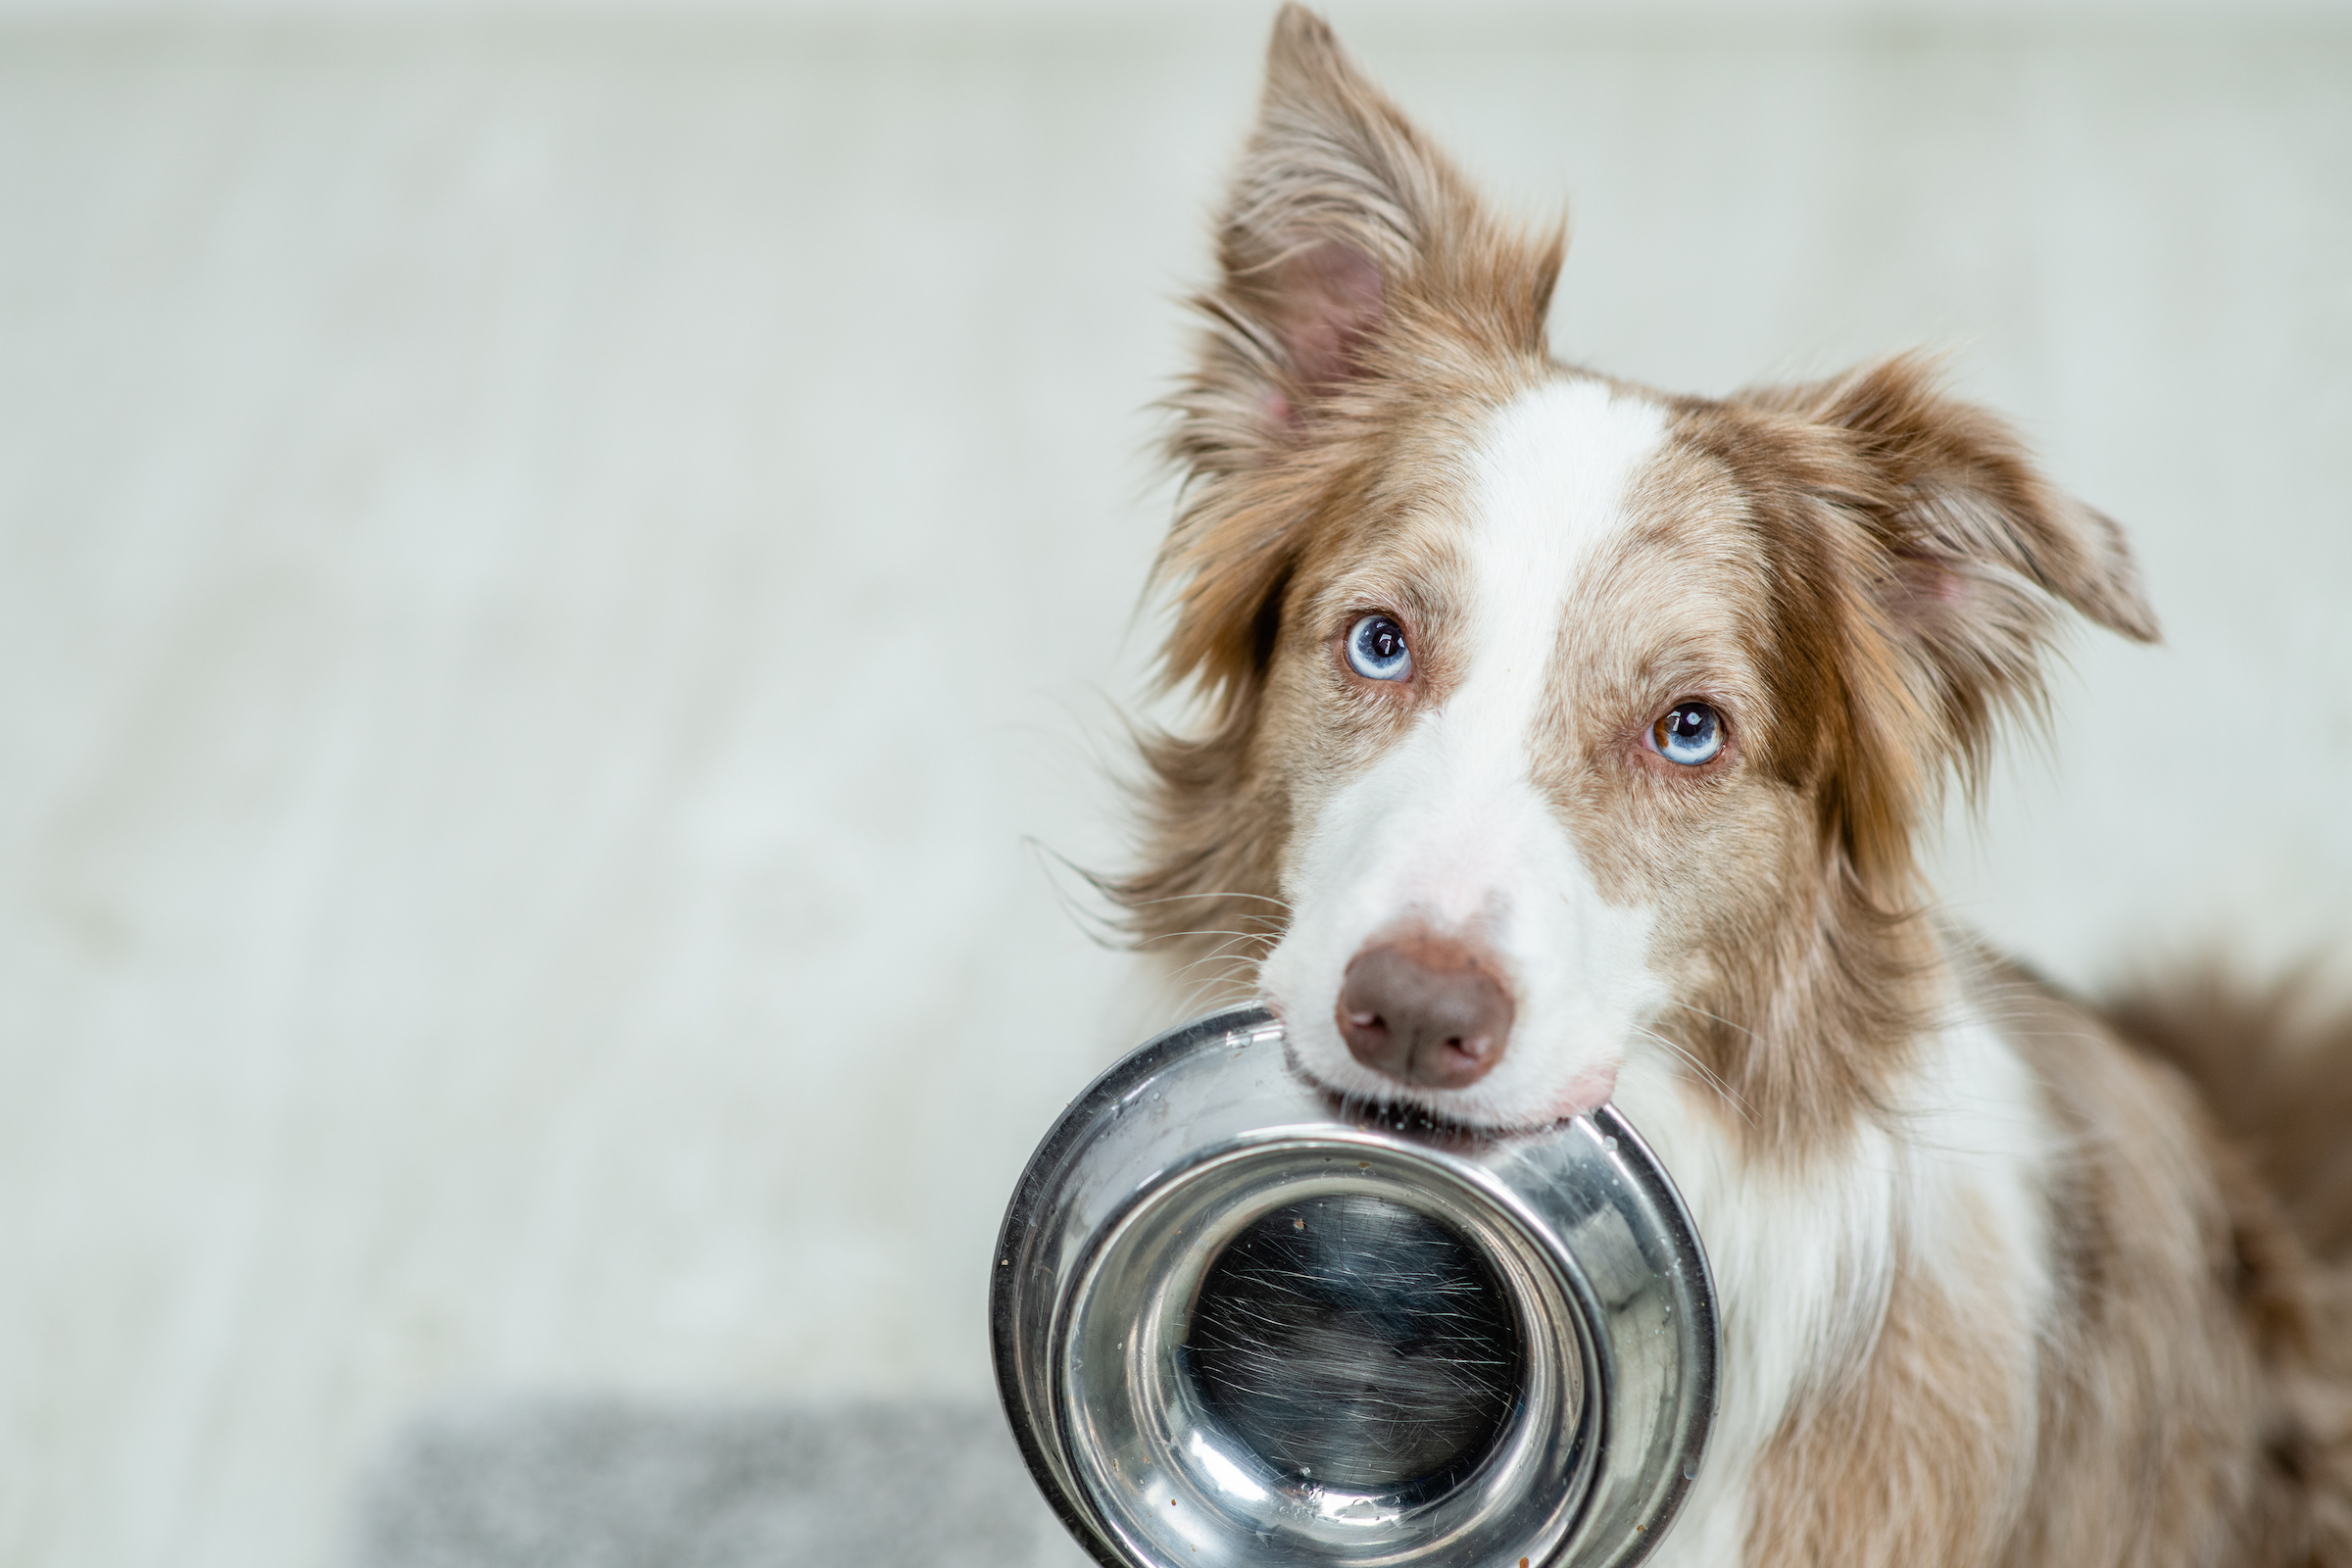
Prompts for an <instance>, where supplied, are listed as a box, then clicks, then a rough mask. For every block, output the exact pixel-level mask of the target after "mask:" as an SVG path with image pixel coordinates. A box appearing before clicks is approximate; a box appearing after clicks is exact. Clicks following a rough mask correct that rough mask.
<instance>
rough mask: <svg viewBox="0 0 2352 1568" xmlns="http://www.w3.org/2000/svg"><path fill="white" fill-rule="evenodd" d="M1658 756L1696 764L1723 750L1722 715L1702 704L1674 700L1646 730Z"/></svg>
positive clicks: (1686, 764)
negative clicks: (1662, 714) (1654, 744)
mask: <svg viewBox="0 0 2352 1568" xmlns="http://www.w3.org/2000/svg"><path fill="white" fill-rule="evenodd" d="M1649 734H1650V739H1651V740H1653V741H1654V742H1656V744H1657V748H1658V755H1659V756H1660V757H1663V758H1664V759H1666V760H1668V761H1669V762H1680V763H1682V764H1683V766H1685V767H1696V766H1697V765H1698V764H1699V763H1701V762H1711V761H1713V760H1715V754H1716V753H1718V752H1720V751H1722V750H1723V718H1722V715H1720V714H1718V713H1717V712H1716V711H1715V710H1713V709H1712V708H1709V707H1708V706H1707V705H1706V704H1704V703H1677V704H1675V705H1674V710H1673V711H1671V712H1669V713H1668V714H1667V715H1666V716H1665V717H1664V718H1661V719H1659V720H1658V722H1657V724H1656V726H1655V727H1654V728H1652V729H1651V730H1650V732H1649Z"/></svg>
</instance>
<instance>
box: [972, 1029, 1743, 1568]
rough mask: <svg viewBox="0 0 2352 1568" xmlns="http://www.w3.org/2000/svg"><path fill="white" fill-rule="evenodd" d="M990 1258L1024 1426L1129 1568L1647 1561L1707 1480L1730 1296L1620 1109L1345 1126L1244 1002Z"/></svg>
mask: <svg viewBox="0 0 2352 1568" xmlns="http://www.w3.org/2000/svg"><path fill="white" fill-rule="evenodd" d="M995 1261H996V1268H995V1271H994V1272H995V1279H994V1289H993V1290H992V1292H991V1297H990V1303H989V1304H990V1313H991V1330H992V1339H993V1343H994V1348H995V1354H996V1365H997V1382H998V1387H999V1389H1000V1390H1001V1392H1002V1393H1003V1396H1004V1399H1005V1414H1006V1416H1007V1417H1009V1419H1010V1420H1011V1422H1012V1429H1013V1433H1014V1435H1015V1436H1016V1437H1017V1438H1018V1439H1019V1441H1020V1445H1021V1449H1022V1452H1023V1453H1024V1455H1025V1456H1026V1457H1027V1459H1028V1461H1029V1469H1030V1472H1031V1474H1032V1475H1034V1476H1035V1477H1036V1478H1037V1484H1038V1486H1039V1487H1040V1488H1041V1489H1042V1490H1043V1491H1044V1493H1045V1495H1046V1497H1047V1500H1049V1501H1050V1502H1052V1503H1053V1505H1054V1510H1055V1511H1056V1512H1057V1513H1059V1514H1060V1516H1061V1519H1062V1522H1063V1523H1064V1524H1065V1525H1067V1526H1068V1527H1069V1530H1070V1532H1071V1534H1072V1535H1074V1536H1076V1537H1077V1539H1078V1541H1079V1542H1080V1544H1083V1545H1084V1546H1086V1548H1087V1549H1088V1550H1089V1551H1090V1552H1092V1553H1093V1554H1094V1556H1095V1558H1096V1559H1097V1560H1098V1561H1100V1562H1102V1563H1103V1564H1105V1565H1107V1568H1193V1565H1201V1568H1221V1565H1225V1564H1276V1563H1294V1562H1297V1563H1307V1562H1311V1563H1319V1564H1382V1565H1387V1568H1404V1565H1408V1564H1428V1565H1431V1568H1435V1565H1437V1564H1441V1563H1443V1564H1489V1563H1494V1564H1503V1565H1510V1564H1515V1563H1518V1562H1519V1561H1520V1560H1521V1559H1522V1558H1524V1559H1526V1560H1527V1561H1528V1562H1529V1563H1530V1564H1552V1565H1561V1564H1575V1565H1578V1568H1587V1565H1591V1568H1600V1565H1603V1564H1629V1563H1633V1562H1637V1561H1639V1560H1640V1559H1641V1558H1642V1556H1644V1555H1645V1554H1646V1553H1647V1552H1648V1551H1649V1549H1650V1548H1651V1546H1653V1545H1654V1544H1656V1543H1657V1540H1658V1538H1659V1537H1660V1536H1661V1535H1662V1534H1663V1533H1664V1532H1665V1529H1666V1527H1667V1525H1668V1524H1669V1523H1670V1522H1671V1521H1672V1519H1673V1517H1674V1513H1675V1509H1676V1508H1677V1507H1678V1506H1679V1505H1680V1503H1681V1502H1682V1499H1683V1496H1684V1495H1685V1493H1686V1492H1688V1491H1689V1489H1690V1486H1691V1481H1692V1480H1693V1479H1695V1477H1696V1476H1697V1474H1698V1462H1699V1456H1700V1452H1701V1450H1702V1449H1703V1447H1704V1446H1705V1443H1706V1435H1707V1424H1708V1419H1709V1417H1710V1416H1711V1414H1712V1413H1713V1410H1714V1404H1715V1369H1716V1353H1717V1348H1716V1323H1715V1300H1714V1292H1713V1289H1712V1286H1711V1285H1710V1283H1709V1281H1708V1277H1707V1265H1706V1258H1705V1256H1704V1254H1702V1253H1701V1251H1700V1250H1699V1245H1698V1235H1697V1232H1696V1231H1695V1230H1693V1229H1692V1227H1691V1217H1690V1215H1689V1214H1688V1213H1687V1212H1685V1210H1684V1208H1683V1203H1682V1200H1681V1198H1680V1197H1678V1196H1677V1194H1676V1193H1675V1190H1674V1186H1673V1184H1672V1183H1671V1182H1670V1181H1668V1180H1667V1177H1666V1173H1665V1171H1664V1170H1663V1169H1661V1168H1660V1166H1659V1165H1658V1162H1657V1160H1656V1158H1655V1157H1654V1156H1653V1155H1652V1154H1651V1153H1650V1152H1649V1150H1648V1149H1647V1148H1646V1147H1644V1146H1643V1144H1642V1140H1641V1139H1640V1138H1639V1137H1637V1136H1636V1135H1635V1133H1634V1130H1633V1128H1632V1127H1631V1126H1629V1125H1628V1124H1627V1122H1626V1121H1625V1119H1624V1118H1623V1117H1622V1116H1620V1115H1618V1114H1617V1112H1616V1110H1615V1109H1614V1108H1612V1107H1608V1106H1604V1107H1602V1108H1601V1109H1599V1110H1597V1111H1594V1112H1593V1113H1592V1114H1591V1115H1588V1116H1578V1117H1576V1118H1575V1119H1574V1120H1572V1121H1567V1122H1562V1123H1560V1124H1558V1125H1557V1126H1553V1127H1547V1128H1544V1129H1541V1130H1538V1131H1534V1132H1526V1133H1510V1134H1482V1133H1472V1132H1467V1131H1464V1130H1462V1129H1459V1128H1451V1127H1446V1126H1443V1125H1440V1124H1436V1123H1432V1122H1429V1121H1426V1120H1422V1119H1419V1118H1410V1117H1403V1116H1399V1115H1397V1114H1396V1113H1393V1112H1384V1111H1381V1110H1379V1109H1377V1108H1371V1109H1366V1108H1361V1107H1343V1106H1342V1105H1341V1104H1340V1103H1339V1102H1338V1101H1337V1100H1336V1099H1335V1098H1334V1097H1332V1096H1331V1095H1330V1094H1328V1093H1327V1092H1325V1091H1323V1090H1321V1089H1318V1088H1316V1087H1315V1086H1313V1085H1311V1084H1309V1083H1308V1082H1307V1081H1306V1080H1305V1079H1304V1078H1303V1077H1302V1076H1301V1075H1300V1074H1299V1072H1298V1070H1297V1069H1296V1068H1295V1067H1294V1066H1292V1064H1291V1063H1290V1060H1289V1057H1288V1054H1287V1052H1286V1049H1285V1047H1284V1043H1283V1035H1282V1027H1281V1025H1280V1024H1278V1023H1276V1022H1275V1021H1274V1019H1273V1017H1272V1015H1271V1014H1269V1013H1267V1012H1266V1011H1265V1010H1264V1009H1263V1008H1260V1007H1237V1008H1233V1009H1230V1010H1228V1011H1225V1012H1219V1013H1213V1014H1211V1015H1209V1016H1208V1017H1205V1018H1201V1019H1197V1020H1195V1021H1194V1022H1192V1023H1189V1024H1186V1025H1184V1026H1182V1027H1181V1028H1178V1029H1174V1030H1171V1031H1169V1032H1168V1033H1167V1034H1164V1035H1162V1036H1160V1037H1159V1038H1158V1039H1156V1040H1154V1041H1152V1042H1151V1043H1150V1044H1149V1045H1147V1046H1145V1047H1143V1048H1142V1049H1141V1050H1139V1051H1137V1052H1136V1053H1135V1054H1132V1055H1130V1056H1128V1057H1127V1058H1126V1059H1125V1060H1124V1061H1121V1062H1120V1063H1119V1064H1118V1065H1117V1066H1115V1067H1113V1068H1111V1069H1110V1070H1109V1071H1108V1072H1106V1073H1104V1074H1103V1076H1102V1077H1101V1078H1099V1079H1097V1080H1096V1081H1095V1083H1094V1085H1093V1086H1092V1087H1091V1088H1089V1089H1088V1090H1087V1091H1086V1093H1085V1094H1083V1095H1081V1096H1080V1097H1079V1098H1078V1099H1077V1100H1076V1101H1075V1102H1073V1103H1071V1105H1070V1107H1069V1108H1068V1109H1067V1110H1065V1111H1064V1112H1063V1113H1062V1115H1061V1119H1060V1120H1059V1121H1057V1122H1056V1123H1055V1124H1054V1130H1053V1132H1052V1133H1050V1134H1049V1135H1048V1136H1047V1138H1046V1141H1045V1143H1044V1144H1043V1145H1041V1146H1040V1147H1039V1149H1038V1152H1037V1153H1036V1154H1035V1155H1034V1156H1033V1157H1032V1158H1031V1159H1030V1162H1029V1168H1028V1169H1027V1170H1026V1171H1025V1172H1023V1173H1022V1176H1021V1182H1020V1186H1019V1187H1018V1188H1017V1189H1016V1190H1015V1192H1014V1194H1013V1199H1012V1205H1011V1207H1010V1208H1009V1209H1008V1210H1007V1211H1006V1213H1005V1229H1004V1233H1003V1235H1002V1236H1001V1237H1000V1238H999V1240H998V1246H997V1254H996V1259H995Z"/></svg>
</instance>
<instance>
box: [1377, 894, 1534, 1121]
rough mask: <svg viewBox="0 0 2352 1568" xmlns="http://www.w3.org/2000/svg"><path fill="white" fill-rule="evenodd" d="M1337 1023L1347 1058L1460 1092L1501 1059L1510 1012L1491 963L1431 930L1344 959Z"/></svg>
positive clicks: (1402, 1078)
mask: <svg viewBox="0 0 2352 1568" xmlns="http://www.w3.org/2000/svg"><path fill="white" fill-rule="evenodd" d="M1337 1011H1338V1022H1339V1026H1340V1035H1341V1038H1342V1039H1344V1040H1346V1041H1347V1043H1348V1054H1350V1055H1352V1056H1354V1057H1355V1059H1356V1060H1357V1061H1360V1062H1362V1063H1363V1064H1364V1065H1365V1066H1367V1067H1370V1068H1371V1069H1372V1070H1373V1071H1375V1072H1378V1073H1382V1074H1385V1075H1386V1076H1388V1077H1391V1078H1394V1079H1396V1080H1397V1081H1398V1082H1399V1083H1407V1084H1415V1085H1420V1086H1423V1087H1427V1088H1433V1089H1459V1088H1462V1087H1463V1086H1465V1085H1468V1084H1472V1083H1476V1082H1477V1081H1478V1080H1479V1079H1481V1078H1483V1077H1485V1076H1486V1075H1487V1073H1488V1072H1489V1071H1490V1070H1492V1069H1493V1067H1494V1065H1495V1062H1497V1061H1499V1060H1501V1059H1502V1053H1503V1048H1504V1047H1505V1045H1507V1044H1508V1043H1509V1040H1510V1032H1511V1019H1512V1016H1513V1012H1514V1008H1513V1006H1512V1003H1511V995H1510V992H1509V990H1508V989H1506V988H1505V987H1504V985H1503V984H1502V982H1501V981H1500V980H1499V979H1498V978H1496V976H1495V971H1494V967H1493V963H1492V960H1491V959H1489V958H1487V957H1486V956H1484V955H1483V954H1481V953H1480V952H1479V951H1478V950H1477V949H1474V948H1472V947H1470V946H1469V945H1467V944H1466V943H1463V942H1460V941H1457V940H1455V939H1453V938H1449V937H1442V936H1438V935H1436V934H1434V933H1417V934H1413V935H1408V936H1401V937H1396V938H1392V939H1389V940H1386V941H1382V942H1377V943H1375V944H1373V945H1372V946H1370V947H1367V948H1365V949H1364V950H1363V951H1362V952H1360V953H1358V954H1357V955H1356V956H1354V957H1353V958H1352V959H1350V960H1349V961H1348V972H1347V974H1346V975H1345V976H1343V977H1342V979H1341V982H1340V1000H1339V1006H1338V1009H1337Z"/></svg>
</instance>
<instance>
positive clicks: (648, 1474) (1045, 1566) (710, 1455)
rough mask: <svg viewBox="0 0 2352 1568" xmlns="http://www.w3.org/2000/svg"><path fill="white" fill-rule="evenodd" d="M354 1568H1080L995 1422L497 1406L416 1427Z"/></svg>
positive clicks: (876, 1411) (981, 1417) (967, 1415)
mask: <svg viewBox="0 0 2352 1568" xmlns="http://www.w3.org/2000/svg"><path fill="white" fill-rule="evenodd" d="M357 1527H358V1530H357V1539H356V1540H355V1542H354V1557H355V1561H356V1563H357V1565H358V1568H797V1565H801V1564H807V1565H809V1568H816V1565H819V1564H822V1565H824V1568H852V1565H859V1568H862V1565H867V1564H871V1565H874V1568H901V1565H917V1564H919V1565H921V1568H1082V1565H1084V1564H1085V1563H1086V1562H1087V1560H1088V1559H1087V1558H1086V1556H1085V1555H1084V1553H1082V1552H1080V1551H1079V1550H1078V1548H1077V1547H1076V1546H1075V1545H1074V1544H1071V1542H1070V1541H1069V1539H1068V1538H1067V1536H1065V1535H1064V1534H1063V1533H1062V1530H1061V1527H1060V1526H1059V1525H1058V1524H1057V1523H1056V1522H1055V1521H1054V1518H1053V1516H1052V1514H1051V1513H1050V1512H1048V1510H1047V1508H1046V1505H1045V1503H1044V1501H1043V1500H1042V1499H1041V1498H1040V1497H1039V1496H1038V1494H1037V1491H1036V1489H1035V1488H1034V1487H1033V1486H1032V1485H1031V1484H1030V1481H1029V1477H1028V1473H1027V1472H1026V1471H1025V1470H1024V1469H1023V1468H1022V1466H1021V1461H1020V1457H1019V1454H1018V1453H1017V1452H1016V1451H1015V1449H1014V1448H1013V1446H1012V1440H1011V1437H1010V1436H1009V1435H1008V1434H1007V1433H1006V1431H1005V1422H1004V1418H1003V1417H1002V1416H1001V1415H1000V1414H999V1413H998V1411H997V1410H996V1408H995V1407H994V1406H993V1405H992V1406H980V1405H964V1404H898V1405H861V1406H854V1407H846V1408H840V1409H832V1410H809V1409H799V1408H790V1407H769V1406H743V1407H734V1408H726V1407H697V1406H692V1405H684V1404H656V1403H640V1402H627V1401H621V1400H610V1399H607V1400H588V1399H564V1400H556V1399H541V1400H508V1401H504V1402H500V1403H495V1404H481V1405H475V1406H471V1407H467V1408H464V1409H457V1410H450V1411H445V1412H441V1413H438V1414H435V1415H432V1416H429V1417H427V1418H425V1419H423V1420H420V1421H418V1422H417V1423H416V1424H415V1425H413V1426H412V1427H411V1428H410V1429H409V1430H408V1431H407V1432H406V1433H404V1434H403V1435H402V1436H401V1437H400V1439H399V1440H398V1441H397V1442H396V1443H395V1444H394V1446H393V1447H392V1449H391V1451H390V1452H389V1453H388V1454H387V1455H386V1456H385V1458H384V1460H383V1461H382V1462H381V1463H380V1464H379V1465H378V1466H377V1467H376V1470H375V1472H374V1474H373V1476H372V1478H371V1479H370V1481H369V1483H368V1486H367V1487H366V1489H365V1491H364V1494H363V1496H362V1499H361V1505H360V1510H359V1517H358V1520H357Z"/></svg>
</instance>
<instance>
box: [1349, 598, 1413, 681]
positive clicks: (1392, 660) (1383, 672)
mask: <svg viewBox="0 0 2352 1568" xmlns="http://www.w3.org/2000/svg"><path fill="white" fill-rule="evenodd" d="M1348 668H1349V669H1352V670H1354V671H1355V672H1356V673H1357V674H1358V675H1361V676H1363V677H1364V679H1366V680H1402V679H1404V678H1405V676H1407V675H1410V674H1411V673H1412V672H1413V651H1412V650H1411V649H1409V648H1407V647H1405V645H1404V628H1403V627H1402V626H1399V625H1397V622H1396V621H1395V619H1393V618H1392V617H1390V616H1388V615H1380V614H1372V615H1366V616H1364V617H1363V618H1362V619H1360V620H1358V621H1357V622H1356V623H1355V624H1354V625H1352V626H1350V627H1348Z"/></svg>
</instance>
